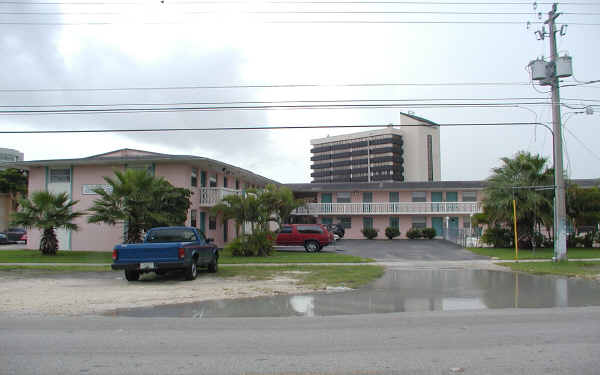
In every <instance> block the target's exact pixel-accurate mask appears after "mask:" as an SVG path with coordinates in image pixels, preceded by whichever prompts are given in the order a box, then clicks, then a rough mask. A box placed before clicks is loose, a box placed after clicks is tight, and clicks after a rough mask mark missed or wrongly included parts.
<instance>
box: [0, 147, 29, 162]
mask: <svg viewBox="0 0 600 375" xmlns="http://www.w3.org/2000/svg"><path fill="white" fill-rule="evenodd" d="M23 157H24V155H23V153H22V152H20V151H18V150H13V149H12V148H0V164H1V163H11V162H15V161H23Z"/></svg>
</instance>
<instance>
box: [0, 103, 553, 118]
mask: <svg viewBox="0 0 600 375" xmlns="http://www.w3.org/2000/svg"><path fill="white" fill-rule="evenodd" d="M549 104H551V102H519V103H437V104H416V103H393V104H313V105H262V106H186V107H184V106H181V107H155V108H149V107H137V108H125V107H122V108H83V109H81V108H79V109H36V110H0V115H55V114H104V113H161V112H203V111H209V112H210V111H256V110H259V111H266V110H307V109H332V110H333V109H384V108H457V107H463V108H467V107H469V108H490V107H500V108H502V107H511V106H516V105H549Z"/></svg>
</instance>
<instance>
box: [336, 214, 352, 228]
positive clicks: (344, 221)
mask: <svg viewBox="0 0 600 375" xmlns="http://www.w3.org/2000/svg"><path fill="white" fill-rule="evenodd" d="M338 221H339V223H340V224H341V225H342V226H343V227H344V229H350V228H352V218H351V217H350V216H343V217H338Z"/></svg>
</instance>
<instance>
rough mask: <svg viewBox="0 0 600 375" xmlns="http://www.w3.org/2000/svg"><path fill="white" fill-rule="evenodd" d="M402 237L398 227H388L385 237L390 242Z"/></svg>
mask: <svg viewBox="0 0 600 375" xmlns="http://www.w3.org/2000/svg"><path fill="white" fill-rule="evenodd" d="M399 235H400V229H398V228H396V227H387V228H385V236H386V237H387V238H389V239H390V240H392V239H394V238H396V237H398V236H399Z"/></svg>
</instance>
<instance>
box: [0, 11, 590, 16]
mask: <svg viewBox="0 0 600 375" xmlns="http://www.w3.org/2000/svg"><path fill="white" fill-rule="evenodd" d="M223 13H226V14H369V15H386V14H427V15H431V14H436V15H473V16H494V15H498V16H531V15H535V12H459V11H391V10H388V11H349V10H344V11H324V10H282V11H233V12H232V11H185V12H178V13H177V14H182V15H200V14H223ZM123 14H127V13H124V12H0V15H14V16H118V15H123ZM562 14H564V15H571V16H598V15H600V13H574V12H573V13H570V12H565V13H562Z"/></svg>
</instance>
